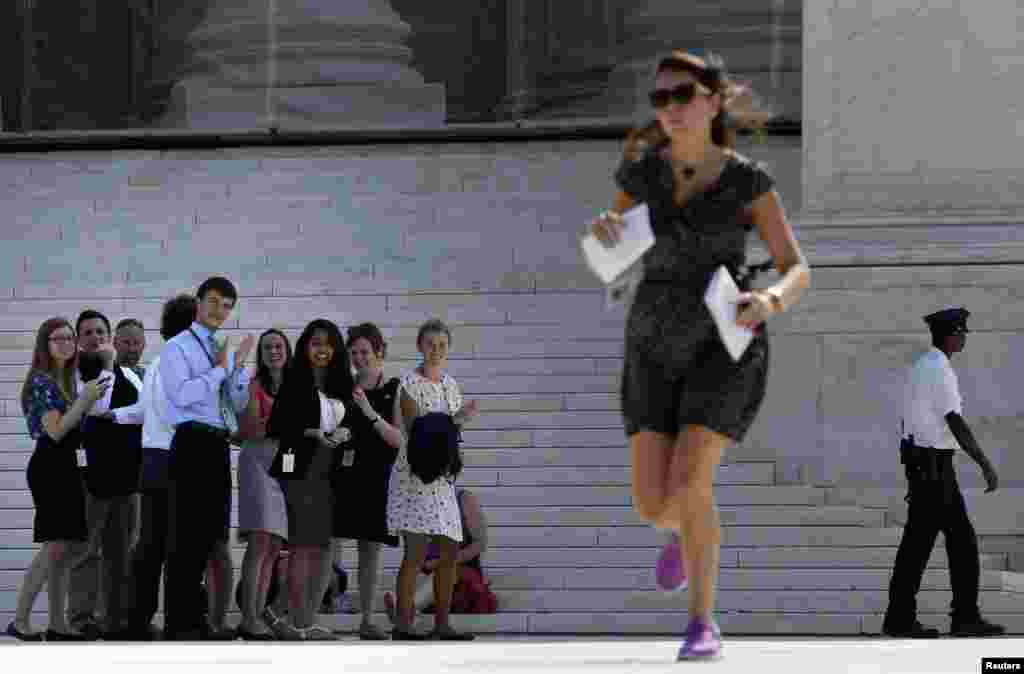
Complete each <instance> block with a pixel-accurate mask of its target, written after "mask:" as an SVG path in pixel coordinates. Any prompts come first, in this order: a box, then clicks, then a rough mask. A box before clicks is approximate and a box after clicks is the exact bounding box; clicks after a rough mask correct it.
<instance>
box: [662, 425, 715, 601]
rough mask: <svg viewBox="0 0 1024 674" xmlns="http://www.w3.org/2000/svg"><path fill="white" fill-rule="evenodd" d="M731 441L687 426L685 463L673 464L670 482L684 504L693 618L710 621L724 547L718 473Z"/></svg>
mask: <svg viewBox="0 0 1024 674" xmlns="http://www.w3.org/2000/svg"><path fill="white" fill-rule="evenodd" d="M729 442H730V440H729V439H728V438H727V437H725V436H724V435H720V434H718V433H715V432H713V431H711V430H709V429H707V428H704V427H701V426H688V427H687V428H686V429H684V431H683V433H681V434H680V436H679V440H678V444H677V452H678V455H679V456H680V457H684V458H685V459H686V460H685V461H684V460H680V461H674V462H673V465H672V472H671V474H670V476H669V479H670V480H671V481H672V483H673V484H674V485H676V487H675V490H674V493H673V497H674V498H673V500H674V501H675V500H677V499H678V501H679V502H680V503H681V505H682V507H681V509H680V521H681V522H682V525H683V530H682V539H683V550H684V556H685V557H686V566H687V569H688V571H689V573H690V591H689V612H690V616H691V617H702V618H704V619H706V620H711V618H712V616H711V614H712V611H714V605H715V586H716V582H717V577H718V560H719V550H720V545H721V524H720V520H719V515H718V508H717V506H716V504H715V499H714V490H713V486H712V483H713V481H714V475H715V470H716V469H717V468H718V465H719V463H720V462H721V460H722V451H723V450H724V449H725V447H727V446H728V444H729Z"/></svg>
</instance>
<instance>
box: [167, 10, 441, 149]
mask: <svg viewBox="0 0 1024 674" xmlns="http://www.w3.org/2000/svg"><path fill="white" fill-rule="evenodd" d="M409 32H410V29H409V26H408V25H407V24H406V23H404V22H403V21H402V20H401V18H400V17H399V16H398V15H397V14H396V13H395V11H394V10H393V9H392V7H391V3H390V2H389V1H388V0H345V1H344V2H337V1H335V0H210V3H209V7H208V9H207V10H206V13H205V16H204V17H203V20H202V22H201V23H200V25H199V26H198V27H197V28H195V29H194V30H193V31H192V32H191V33H190V34H189V36H188V39H187V47H188V49H187V56H186V59H185V65H184V77H183V79H182V80H181V81H180V82H179V83H178V84H177V85H176V86H175V88H174V91H173V92H172V96H171V103H170V107H169V109H168V111H167V114H166V115H165V117H164V119H163V122H162V124H161V125H162V126H165V127H178V128H190V129H239V128H261V127H277V128H280V129H283V130H286V129H317V128H342V127H367V126H372V127H386V126H402V127H410V126H413V127H425V126H440V125H442V124H443V123H444V87H443V85H439V84H427V83H425V82H424V81H423V78H422V76H420V74H419V73H417V72H416V71H415V70H413V69H411V68H410V67H409V63H410V61H411V60H412V52H411V50H410V49H409V48H408V47H407V46H406V45H405V44H404V42H405V40H406V38H407V37H408V36H409Z"/></svg>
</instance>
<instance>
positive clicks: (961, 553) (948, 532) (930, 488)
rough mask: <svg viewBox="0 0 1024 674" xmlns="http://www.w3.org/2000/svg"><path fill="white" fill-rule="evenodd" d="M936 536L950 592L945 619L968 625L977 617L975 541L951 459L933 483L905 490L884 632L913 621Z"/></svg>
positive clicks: (942, 466)
mask: <svg viewBox="0 0 1024 674" xmlns="http://www.w3.org/2000/svg"><path fill="white" fill-rule="evenodd" d="M940 531H941V532H942V535H943V536H944V537H945V539H946V554H947V556H948V557H949V575H950V584H951V585H952V587H953V602H952V604H951V605H950V608H951V609H952V610H951V611H950V615H951V616H952V618H953V620H954V621H970V620H974V619H976V618H977V617H978V615H979V614H978V582H979V576H980V573H981V567H980V564H979V561H978V539H977V536H976V535H975V533H974V527H973V526H972V525H971V520H970V518H969V517H968V516H967V508H966V506H965V505H964V497H963V494H961V493H960V485H959V484H957V481H956V474H955V473H954V472H953V462H952V460H951V458H949V460H946V461H943V462H941V464H940V479H939V480H937V481H931V482H922V481H916V482H915V483H913V484H911V488H910V508H909V510H908V513H907V524H906V527H904V529H903V538H902V540H900V547H899V551H898V552H897V553H896V564H895V567H894V568H893V572H892V579H891V580H890V582H889V608H888V609H887V610H886V614H885V621H886V624H887V625H889V626H890V627H893V628H902V627H907V626H909V625H911V624H912V623H913V622H914V620H915V619H916V616H917V592H918V590H920V589H921V579H922V577H923V576H924V570H925V566H927V564H928V558H929V557H930V556H931V553H932V548H933V547H935V538H936V536H938V533H939V532H940Z"/></svg>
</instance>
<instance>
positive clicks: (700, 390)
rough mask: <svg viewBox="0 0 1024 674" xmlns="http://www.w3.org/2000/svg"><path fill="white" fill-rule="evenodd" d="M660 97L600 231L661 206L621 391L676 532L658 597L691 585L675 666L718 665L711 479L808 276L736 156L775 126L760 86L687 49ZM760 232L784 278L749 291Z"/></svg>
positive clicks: (659, 75)
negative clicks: (735, 294) (722, 288)
mask: <svg viewBox="0 0 1024 674" xmlns="http://www.w3.org/2000/svg"><path fill="white" fill-rule="evenodd" d="M649 98H650V102H651V106H652V108H653V113H654V117H655V119H654V121H652V122H651V123H650V124H649V125H647V126H646V127H644V128H641V129H638V130H637V131H635V132H633V133H632V134H630V136H629V137H628V138H627V140H626V144H625V152H624V157H623V160H622V163H621V164H620V166H619V168H618V170H617V171H616V172H615V181H616V183H617V185H618V187H619V191H618V193H617V195H616V197H615V201H614V206H613V207H612V209H611V210H610V211H607V212H605V213H603V214H602V215H601V216H599V217H598V218H597V219H595V220H594V221H592V222H591V223H590V225H589V228H590V231H591V232H592V233H593V234H594V235H595V236H596V237H597V238H598V239H599V240H600V241H601V242H602V243H603V244H604V245H606V246H614V245H615V243H616V242H618V241H619V240H620V239H621V236H622V231H623V222H624V221H623V218H622V213H623V212H624V211H626V210H628V209H629V208H630V207H632V206H634V205H638V204H641V203H646V204H647V206H648V207H649V209H650V219H651V228H652V230H653V232H654V235H655V243H654V246H653V247H652V248H651V249H650V250H648V251H647V253H645V255H644V257H643V260H642V263H643V264H642V267H643V272H642V273H643V278H642V280H641V281H640V282H639V283H638V284H637V285H636V287H635V290H634V293H635V294H634V295H633V296H632V298H631V306H630V308H629V318H628V319H627V325H626V335H625V338H626V360H625V364H624V368H623V375H622V385H621V396H622V411H623V418H624V422H625V430H626V434H627V435H628V437H629V441H630V452H631V460H632V466H633V503H634V507H635V508H636V510H637V512H638V513H639V514H640V516H641V517H643V518H644V520H646V521H648V522H650V523H652V524H654V525H655V526H657V527H658V528H660V529H663V530H669V531H671V532H673V534H672V538H671V541H670V542H669V543H668V544H667V545H665V547H664V548H663V549H662V552H661V556H660V558H659V559H658V562H657V566H656V569H655V577H656V583H657V585H658V586H659V589H661V590H663V591H669V592H671V591H678V590H681V589H683V588H684V587H687V585H688V586H689V588H690V589H689V596H688V600H689V611H688V612H689V622H688V624H687V627H686V631H685V638H684V641H683V644H682V646H681V648H680V650H679V656H678V659H680V660H684V659H704V658H714V657H717V656H719V655H720V653H721V648H722V642H721V631H720V630H719V628H718V625H717V624H716V622H715V620H714V616H713V612H714V595H715V582H716V577H717V574H718V559H719V545H720V540H721V533H720V525H719V516H718V509H717V507H716V505H715V499H714V492H713V489H712V483H713V480H714V476H715V472H716V469H717V467H718V465H719V463H720V462H721V459H722V453H723V451H724V450H725V449H726V447H728V446H729V445H730V444H731V443H734V442H740V441H741V440H742V439H743V437H744V435H745V434H746V432H747V430H748V429H749V428H750V425H751V423H752V422H753V421H754V418H755V416H756V414H757V412H758V409H759V408H760V406H761V403H762V400H763V398H764V393H765V381H766V377H767V372H768V355H769V351H768V339H767V336H766V332H765V330H764V328H763V324H764V322H765V321H766V320H767V319H768V318H770V317H771V316H773V315H775V314H778V313H781V312H782V311H784V310H785V309H786V308H788V307H790V306H792V305H793V303H794V302H795V301H796V300H797V299H798V298H799V296H800V294H801V292H802V291H803V290H804V289H805V288H807V287H808V285H809V284H810V272H809V270H808V265H807V262H806V261H805V259H804V256H803V254H802V253H801V251H800V247H799V245H798V244H797V242H796V239H795V237H794V235H793V232H792V229H791V227H790V225H789V223H788V222H787V221H786V216H785V213H784V211H783V208H782V205H781V201H780V198H779V195H778V193H777V192H776V191H775V190H774V189H773V180H772V178H771V176H770V175H769V174H768V173H767V172H766V170H765V169H764V168H763V167H762V166H761V165H760V164H758V163H755V162H753V161H751V160H750V159H748V158H746V157H744V156H743V155H741V154H739V153H737V152H736V151H735V150H734V149H733V148H734V145H735V137H736V129H737V128H738V127H741V126H746V127H753V126H757V125H760V124H762V123H763V122H764V121H766V119H765V116H764V115H758V114H756V113H755V112H753V111H752V110H750V106H749V103H750V100H751V94H750V92H749V90H746V89H744V88H743V87H740V86H738V85H737V84H736V83H734V82H733V81H731V80H730V79H729V78H728V76H727V75H726V73H725V70H724V67H723V64H722V63H721V60H720V59H717V58H714V57H712V56H710V55H709V56H708V57H707V58H706V59H705V58H700V57H698V56H695V55H693V54H690V53H687V52H680V51H676V52H672V53H671V54H669V55H668V56H667V57H665V58H663V59H662V60H661V61H660V62H659V64H658V66H657V69H656V72H655V78H654V90H653V91H652V92H651V93H650V95H649ZM752 230H756V231H757V233H758V234H759V235H760V237H761V238H762V239H763V240H764V242H765V243H766V244H767V247H768V250H769V251H770V253H771V256H772V259H773V261H774V264H775V267H776V269H777V270H778V271H779V273H780V275H781V278H780V279H779V280H778V281H777V282H776V283H775V284H773V285H772V286H770V287H768V288H764V289H760V290H751V289H750V287H749V280H750V275H749V274H748V268H747V264H746V242H747V237H748V233H749V232H750V231H752ZM722 265H724V266H725V267H726V268H727V269H728V270H729V271H730V272H731V273H732V274H733V276H734V277H738V278H739V284H738V285H740V290H741V291H743V292H742V294H741V296H740V298H739V306H738V314H737V318H736V322H737V323H738V324H740V325H742V326H746V327H748V328H752V329H754V330H755V337H754V339H753V341H752V342H751V343H750V345H749V347H748V348H747V349H746V351H745V352H744V353H743V355H742V356H741V357H740V359H739V361H734V360H733V359H732V357H731V356H730V355H729V353H728V352H727V351H726V349H725V347H724V345H723V343H722V341H721V339H720V337H719V336H718V334H717V330H716V326H715V324H714V322H713V320H712V318H711V315H710V313H709V311H708V309H707V308H706V306H705V304H704V302H703V296H704V292H705V289H706V288H707V286H708V283H709V281H710V280H711V278H712V275H713V274H714V273H715V271H716V270H717V269H718V267H720V266H722Z"/></svg>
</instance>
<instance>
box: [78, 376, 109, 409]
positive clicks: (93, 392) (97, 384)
mask: <svg viewBox="0 0 1024 674" xmlns="http://www.w3.org/2000/svg"><path fill="white" fill-rule="evenodd" d="M108 388H110V377H97V378H96V379H93V380H92V381H87V382H85V385H84V386H83V387H82V395H83V396H85V398H86V399H87V400H88V401H89V404H90V405H91V404H92V403H95V402H96V401H97V400H99V399H100V398H102V397H103V394H104V393H106V392H107V389H108Z"/></svg>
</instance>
